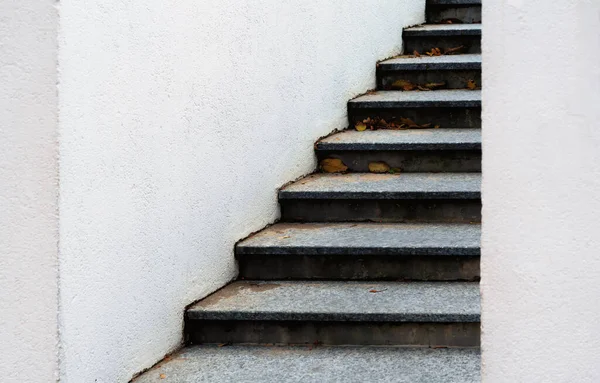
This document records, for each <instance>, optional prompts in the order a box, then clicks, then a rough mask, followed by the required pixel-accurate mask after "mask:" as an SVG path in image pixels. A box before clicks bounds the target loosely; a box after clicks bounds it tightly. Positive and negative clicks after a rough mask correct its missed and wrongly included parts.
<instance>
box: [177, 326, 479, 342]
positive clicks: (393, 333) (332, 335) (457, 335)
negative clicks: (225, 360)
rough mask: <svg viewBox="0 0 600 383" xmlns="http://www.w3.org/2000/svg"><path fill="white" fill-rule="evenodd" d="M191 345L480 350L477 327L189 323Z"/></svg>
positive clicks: (187, 327)
mask: <svg viewBox="0 0 600 383" xmlns="http://www.w3.org/2000/svg"><path fill="white" fill-rule="evenodd" d="M186 334H188V338H189V339H188V340H189V342H191V343H194V344H203V343H238V344H239V343H242V344H276V345H290V344H294V345H300V344H323V345H382V346H383V345H395V346H430V347H479V345H480V342H479V339H480V323H390V322H384V323H379V322H375V323H373V322H326V321H323V322H311V321H212V320H204V321H202V320H188V321H187V323H186Z"/></svg>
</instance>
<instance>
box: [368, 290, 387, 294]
mask: <svg viewBox="0 0 600 383" xmlns="http://www.w3.org/2000/svg"><path fill="white" fill-rule="evenodd" d="M386 290H387V289H383V290H375V289H373V290H369V292H370V293H373V294H375V293H382V292H384V291H386Z"/></svg>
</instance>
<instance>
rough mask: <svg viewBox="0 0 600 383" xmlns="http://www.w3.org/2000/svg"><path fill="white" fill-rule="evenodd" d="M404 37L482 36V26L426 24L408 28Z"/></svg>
mask: <svg viewBox="0 0 600 383" xmlns="http://www.w3.org/2000/svg"><path fill="white" fill-rule="evenodd" d="M403 36H404V37H440V36H481V24H425V25H421V26H418V27H412V28H406V29H405V30H404V32H403Z"/></svg>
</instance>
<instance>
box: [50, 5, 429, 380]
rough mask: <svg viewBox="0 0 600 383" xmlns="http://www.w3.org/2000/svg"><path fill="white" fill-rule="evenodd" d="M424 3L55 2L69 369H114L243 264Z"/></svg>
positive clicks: (133, 365)
mask: <svg viewBox="0 0 600 383" xmlns="http://www.w3.org/2000/svg"><path fill="white" fill-rule="evenodd" d="M424 6H425V1H424V0H394V1H385V2H373V1H365V0H334V1H328V2H323V1H317V0H307V1H291V0H284V1H282V0H262V1H249V0H235V1H234V0H219V1H216V0H215V1H200V2H199V1H191V0H182V1H177V2H165V1H157V0H150V1H148V0H145V1H141V0H133V1H126V2H123V1H116V0H107V1H102V2H90V1H75V0H65V1H61V2H60V14H61V23H60V24H61V29H60V121H61V122H60V137H61V139H60V153H61V157H60V169H61V184H60V211H61V231H60V233H61V235H60V241H61V258H60V265H61V301H62V313H61V323H60V328H61V336H62V337H63V338H62V342H63V347H62V351H63V352H62V358H63V359H62V365H61V379H62V381H64V382H93V381H97V382H122V381H126V380H128V379H129V378H130V377H131V376H132V375H133V374H134V373H136V372H137V371H140V370H142V369H144V368H146V367H150V366H151V365H152V364H153V363H155V362H156V361H158V360H159V359H160V358H161V357H162V356H163V355H164V354H165V353H168V352H170V351H172V350H173V349H175V348H177V347H178V346H179V345H180V343H181V341H182V330H183V329H182V324H183V312H184V308H185V306H186V305H188V304H190V303H192V302H193V301H195V300H197V299H199V298H202V297H204V296H206V295H207V294H209V293H211V292H212V291H214V290H215V289H217V288H219V287H221V286H222V285H224V284H225V283H226V282H228V281H229V280H231V279H232V278H234V277H235V275H236V268H235V262H234V258H233V247H234V244H235V242H236V241H238V240H239V239H241V238H243V237H245V236H247V235H248V234H250V233H251V232H253V231H257V230H259V229H261V228H262V227H264V226H265V225H266V224H268V223H271V222H273V221H274V220H276V219H277V217H278V206H277V200H276V192H277V189H278V188H279V187H280V186H282V185H283V184H285V183H287V182H289V181H291V180H294V179H296V178H297V177H299V176H302V175H304V174H307V173H309V172H311V171H312V170H313V169H314V168H315V165H316V164H315V160H314V158H313V156H314V154H313V143H314V142H315V141H316V140H317V139H318V138H319V137H320V136H323V135H326V134H328V133H330V132H331V131H333V130H334V129H339V128H344V127H345V126H346V124H347V123H346V102H347V100H348V99H350V98H352V97H353V96H355V95H357V94H359V93H362V92H364V91H366V90H367V89H369V88H374V87H375V67H374V65H373V63H374V62H375V60H377V59H383V58H386V57H388V56H391V55H394V54H397V53H399V52H400V50H401V44H402V40H401V32H402V28H403V27H405V26H408V25H412V24H418V23H420V22H422V21H423V18H424Z"/></svg>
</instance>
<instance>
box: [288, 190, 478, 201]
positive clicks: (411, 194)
mask: <svg viewBox="0 0 600 383" xmlns="http://www.w3.org/2000/svg"><path fill="white" fill-rule="evenodd" d="M479 198H481V192H480V191H470V190H465V191H460V190H457V191H425V190H423V191H321V190H319V191H291V190H280V191H279V199H280V200H308V199H312V200H315V199H351V200H354V199H364V200H373V199H376V200H385V199H392V200H393V199H399V200H403V199H479Z"/></svg>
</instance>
